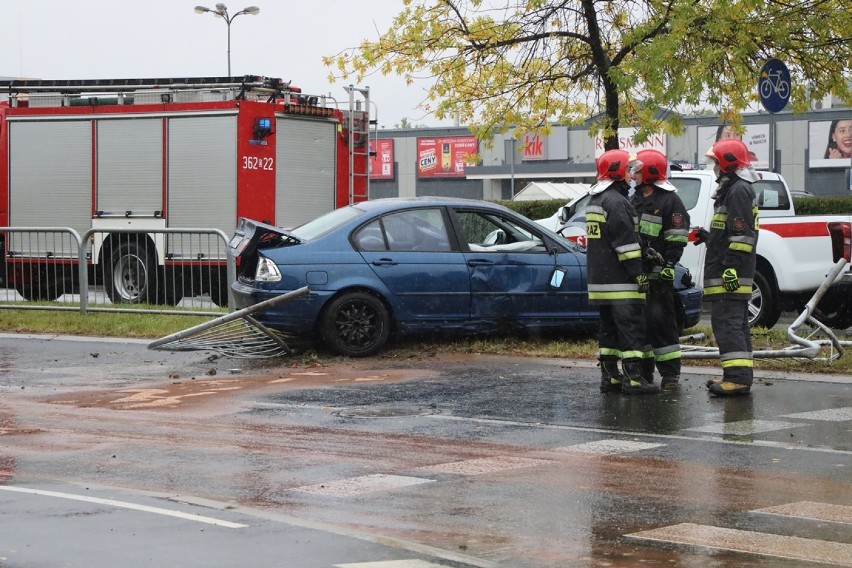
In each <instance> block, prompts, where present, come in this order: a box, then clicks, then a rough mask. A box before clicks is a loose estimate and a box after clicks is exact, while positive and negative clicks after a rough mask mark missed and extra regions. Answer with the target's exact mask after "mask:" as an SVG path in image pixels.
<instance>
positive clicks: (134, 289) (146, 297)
mask: <svg viewBox="0 0 852 568" xmlns="http://www.w3.org/2000/svg"><path fill="white" fill-rule="evenodd" d="M157 288H158V286H157V253H156V252H154V251H153V250H151V249H150V248H148V247H146V246H144V245H143V244H141V243H137V242H134V241H130V242H125V243H122V244H121V245H120V246H119V247H117V248H115V249H113V251H112V254H111V255H110V258H109V265H108V266H107V275H106V291H107V295H109V299H110V300H111V301H112V303H113V304H142V303H152V304H153V303H157Z"/></svg>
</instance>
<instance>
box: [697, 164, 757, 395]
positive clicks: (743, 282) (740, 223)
mask: <svg viewBox="0 0 852 568" xmlns="http://www.w3.org/2000/svg"><path fill="white" fill-rule="evenodd" d="M758 229H759V227H758V219H757V198H756V196H755V193H754V189H753V188H752V185H751V183H750V182H748V181H746V180H744V179H742V178H740V177H738V176H737V175H736V174H724V175H722V176H721V177H720V178H719V189H718V190H717V192H716V201H715V204H714V210H713V220H712V222H711V224H710V232H709V235H708V237H707V241H706V242H707V256H706V257H705V260H704V300H705V301H709V302H713V304H712V308H711V325H712V326H713V335H714V336H715V338H716V344H717V345H718V346H719V355H720V360H721V363H722V381H727V382H729V383H736V384H739V385H748V386H749V387H750V386H751V384H752V380H753V364H752V347H751V331H750V329H749V324H748V300H749V299H750V297H751V288H752V282H753V280H754V271H755V265H756V261H757V252H756V250H757V235H758ZM731 269H732V270H731ZM730 275H733V277H734V279H735V280H738V283H739V287H736V289H734V290H733V291H729V289H730V288H732V286H727V287H726V283H727V281H729V280H730V279H731V277H730ZM711 390H712V389H711Z"/></svg>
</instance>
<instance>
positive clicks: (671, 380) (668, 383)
mask: <svg viewBox="0 0 852 568" xmlns="http://www.w3.org/2000/svg"><path fill="white" fill-rule="evenodd" d="M679 386H680V377H679V376H677V375H670V376H664V377H663V378H662V379H661V380H660V388H661V389H662V390H675V389H677V388H678V387H679Z"/></svg>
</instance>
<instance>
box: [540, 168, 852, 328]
mask: <svg viewBox="0 0 852 568" xmlns="http://www.w3.org/2000/svg"><path fill="white" fill-rule="evenodd" d="M760 175H761V177H762V179H761V180H760V181H758V182H755V184H754V188H755V192H756V193H757V196H758V206H759V209H760V212H759V220H760V233H759V237H758V241H757V272H756V274H755V276H754V289H753V291H752V296H751V300H750V319H749V321H750V323H751V325H753V326H762V327H772V326H773V325H775V323H776V322H777V321H778V318H779V316H780V315H781V312H782V311H784V310H794V309H798V308H801V307H802V306H803V305H804V304H805V303H806V302H807V300H808V299H809V298H810V297H811V296H812V295H813V293H814V292H815V291H816V289H817V288H818V287H819V286H820V284H822V282H823V281H824V280H825V277H826V274H828V272H829V270H830V269H831V268H832V266H833V265H834V263H835V262H836V261H837V260H838V259H840V258H841V257H843V258H845V259H846V260H847V261H850V260H852V258H850V256H852V244H851V243H852V216H847V215H796V213H795V209H794V206H793V199H792V198H791V197H790V190H789V188H788V187H787V183H786V182H785V181H784V178H783V177H781V175H779V174H776V173H771V172H760ZM669 179H670V180H671V182H672V183H673V184H674V185H675V186H677V188H678V195H679V196H680V198H681V199H682V200H683V203H684V205H686V208H687V209H688V210H689V215H690V221H691V225H692V227H693V229H697V228H698V227H705V228H709V227H710V218H711V217H712V215H713V200H712V199H711V198H710V194H711V192H712V191H713V189H714V188H715V186H716V182H715V176H714V174H713V172H712V171H711V170H689V171H680V172H672V173H671V177H670V178H669ZM588 202H589V196H588V194H587V195H584V196H581V197H578V198H576V199H574V200H573V201H572V202H570V203H568V204H567V205H565V206H564V207H561V208H560V210H559V211H558V212H557V214H556V215H555V216H554V217H550V218H547V219H540V220H539V223H541V224H542V225H544V226H546V227H548V228H550V229H553V230H555V231H556V232H558V233H560V234H561V235H562V236H564V237H565V238H567V239H570V240H573V241H576V242H578V243H579V244H583V245H584V244H585V239H586V205H587V204H588ZM695 232H696V231H695V230H693V231H691V232H690V235H689V239H690V242H692V241H694V240H695ZM705 250H706V247H705V245H703V244H702V245H698V246H693V245H692V244H689V245H687V247H686V249H685V250H684V254H683V258H682V259H681V261H680V262H681V264H683V265H684V266H685V267H687V268H688V269H689V271H690V273H691V274H692V277H693V279H694V280H695V282H696V283H697V284H698V285H700V284H701V282H702V280H703V276H704V254H705ZM815 315H816V317H817V318H818V319H820V320H821V321H822V322H823V323H825V324H826V325H828V326H831V327H835V328H838V329H845V328H847V327H849V326H850V325H852V270H850V268H849V267H847V268H846V271H845V272H844V273H843V274H842V275H841V276H840V277H839V279H838V281H837V282H836V283H835V285H834V286H832V288H831V289H830V290H829V291H828V293H827V294H826V295H825V296H824V298H823V300H822V302H821V303H820V305H819V309H818V312H817V313H816V314H815Z"/></svg>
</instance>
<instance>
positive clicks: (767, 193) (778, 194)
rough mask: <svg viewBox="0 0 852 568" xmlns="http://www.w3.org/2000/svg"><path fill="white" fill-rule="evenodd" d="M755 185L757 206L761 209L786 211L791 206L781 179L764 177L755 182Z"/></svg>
mask: <svg viewBox="0 0 852 568" xmlns="http://www.w3.org/2000/svg"><path fill="white" fill-rule="evenodd" d="M753 185H754V192H755V193H756V194H757V206H758V207H759V208H760V209H770V210H771V209H778V210H781V211H784V210H787V209H789V208H790V200H789V198H788V197H787V192H786V191H785V190H784V184H783V183H781V181H780V180H766V179H762V180H759V181H756V182H754V184H753Z"/></svg>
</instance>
